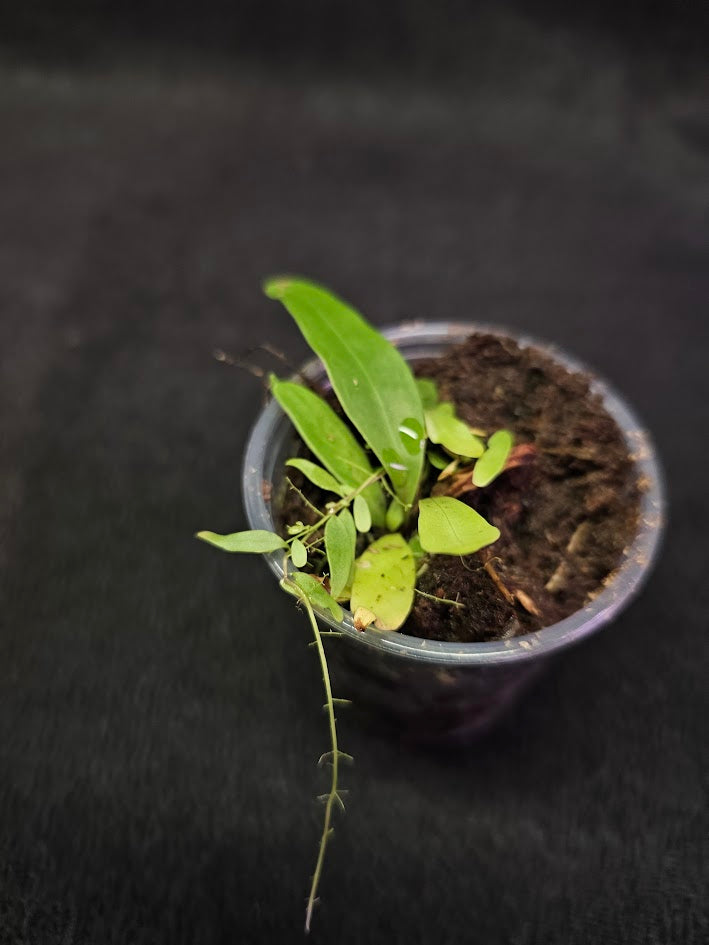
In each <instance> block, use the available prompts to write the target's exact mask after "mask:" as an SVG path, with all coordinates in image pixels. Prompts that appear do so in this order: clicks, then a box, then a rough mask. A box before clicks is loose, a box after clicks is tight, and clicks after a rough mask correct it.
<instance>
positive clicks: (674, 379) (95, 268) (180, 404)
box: [0, 56, 709, 945]
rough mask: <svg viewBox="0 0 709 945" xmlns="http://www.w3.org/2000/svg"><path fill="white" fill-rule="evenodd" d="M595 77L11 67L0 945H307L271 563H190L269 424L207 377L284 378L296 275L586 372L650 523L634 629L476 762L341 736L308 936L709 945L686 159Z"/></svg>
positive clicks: (704, 397)
mask: <svg viewBox="0 0 709 945" xmlns="http://www.w3.org/2000/svg"><path fill="white" fill-rule="evenodd" d="M587 66H588V63H584V62H583V61H578V62H577V61H574V63H573V64H571V63H569V62H567V60H566V59H565V58H564V57H563V56H562V57H561V58H560V59H557V60H555V68H556V67H558V69H559V70H560V71H559V72H558V74H556V73H555V74H554V82H552V83H550V82H547V81H546V80H545V79H544V77H543V76H542V77H541V78H540V79H539V81H538V82H537V84H535V83H533V82H532V83H531V84H527V83H524V82H519V83H516V84H514V83H511V84H510V85H509V86H507V87H505V88H501V87H500V86H495V87H494V88H493V89H490V88H484V87H480V88H477V89H476V90H475V91H474V92H465V91H463V90H462V89H453V90H450V91H448V92H444V91H439V92H434V91H431V90H430V89H429V90H428V91H426V92H425V93H424V92H420V93H419V92H416V91H412V90H406V89H404V88H401V87H399V88H396V87H380V88H373V87H367V86H364V85H361V84H356V83H349V84H348V83H343V84H341V85H322V84H318V83H317V82H310V83H299V82H298V81H295V80H293V81H289V80H288V79H287V78H284V79H283V80H280V81H279V80H277V79H270V80H268V81H267V80H263V79H260V78H259V77H258V74H256V73H253V72H250V73H245V74H240V73H238V72H233V73H231V74H221V75H220V76H218V77H215V76H210V75H209V73H208V72H199V71H194V72H190V73H187V74H185V73H183V74H177V73H173V74H172V75H170V76H162V77H160V76H156V75H155V74H151V73H150V72H149V71H147V70H143V71H141V70H139V69H133V70H127V69H126V70H121V69H120V68H116V69H114V70H108V71H104V72H98V71H91V70H84V71H83V72H82V73H79V72H66V71H64V72H57V71H52V70H41V69H40V70H37V69H30V68H24V67H22V68H21V67H19V66H14V67H13V68H10V67H7V68H6V69H5V71H4V72H3V75H2V83H1V84H0V108H1V109H2V128H3V145H2V148H1V149H0V221H2V222H1V224H0V225H1V226H2V231H3V237H2V246H1V247H0V345H1V351H2V376H1V380H0V383H1V385H2V386H1V390H0V423H1V430H2V452H1V455H0V484H1V487H2V495H3V500H2V503H0V579H1V582H2V583H1V592H2V601H1V603H2V611H1V623H0V757H1V759H2V769H1V770H2V774H1V776H0V942H2V943H12V945H20V943H21V945H25V943H36V945H50V943H51V945H54V943H56V945H79V943H81V945H84V943H97V945H103V943H106V945H109V943H135V945H148V943H149V945H160V943H169V945H182V943H185V945H186V943H189V945H206V943H210V945H213V943H222V942H223V943H236V942H239V943H244V945H247V943H251V942H254V943H260V942H267V943H275V942H279V943H281V942H283V943H285V942H300V941H302V938H303V932H302V922H303V915H304V903H305V894H306V892H307V886H308V877H309V875H310V872H311V870H312V867H313V864H314V858H315V853H316V846H317V838H318V835H319V830H320V816H321V810H320V808H319V807H318V805H317V804H316V803H315V800H314V797H315V795H317V794H319V793H321V791H323V790H325V785H326V776H325V774H324V773H323V772H322V771H318V770H317V769H316V767H315V761H316V759H317V758H318V756H319V755H320V753H321V752H322V751H324V750H325V749H326V748H327V747H328V744H327V732H326V727H325V722H324V718H323V716H322V713H321V709H320V706H321V703H322V696H321V688H320V680H319V674H318V668H317V665H316V660H315V658H314V653H313V652H312V650H311V649H309V648H308V646H307V642H308V629H307V626H306V623H305V621H304V620H303V618H302V615H298V614H297V613H296V612H295V611H294V608H293V606H292V604H291V602H290V601H289V600H288V599H286V598H284V597H283V595H281V594H280V593H279V592H278V590H277V588H276V587H275V586H274V583H273V581H272V578H271V575H270V573H269V572H267V569H266V568H265V567H264V565H263V563H262V562H261V561H260V560H257V559H253V560H252V559H250V558H244V559H239V560H236V559H235V558H233V557H230V556H226V555H220V554H218V553H217V552H215V551H212V550H211V549H208V548H206V547H205V546H204V545H201V544H199V543H198V542H196V541H194V540H193V538H192V537H191V536H192V534H193V532H194V531H196V530H197V529H199V528H213V529H215V530H229V529H237V528H239V527H243V525H244V518H243V513H242V510H241V505H240V495H239V492H240V486H239V478H240V461H241V455H242V451H243V448H244V443H245V439H246V437H247V434H248V430H249V426H250V423H251V420H252V418H253V415H254V413H255V411H256V410H257V409H258V407H259V405H260V403H261V401H262V392H261V389H260V387H259V383H258V381H256V380H255V379H254V378H252V377H251V376H249V375H247V374H244V373H241V372H239V371H238V370H237V369H235V368H230V367H228V366H225V365H224V364H220V363H218V362H217V361H216V360H215V359H214V357H213V354H212V352H213V350H214V349H215V348H221V349H224V350H225V351H228V352H230V353H232V354H235V355H237V354H239V353H241V352H243V351H245V350H246V349H248V348H249V347H251V346H253V345H256V344H258V343H259V342H262V341H264V340H268V341H270V342H271V343H272V344H275V345H277V346H280V347H281V348H283V349H285V350H287V352H288V354H289V356H290V357H291V358H292V360H293V361H295V362H297V361H298V360H300V358H301V357H302V356H303V355H304V354H305V349H304V346H303V343H302V341H301V340H300V338H299V337H298V334H297V332H296V330H295V329H294V328H293V327H292V326H291V325H290V324H289V323H288V320H287V318H286V317H285V315H284V314H283V313H282V312H281V311H280V310H279V308H278V307H277V306H275V305H274V304H273V303H271V302H269V301H268V300H266V299H265V298H264V297H263V296H262V295H261V293H260V288H259V286H260V281H261V279H262V278H263V277H264V276H265V275H267V274H269V273H272V272H274V271H278V270H290V271H297V272H302V273H305V274H307V275H310V276H312V277H314V278H318V279H320V280H322V281H324V282H326V283H329V284H330V285H332V286H333V287H335V288H336V289H337V290H338V291H339V292H341V293H342V294H343V295H344V296H345V297H347V298H350V299H352V300H353V301H354V302H356V303H357V304H358V305H359V307H360V308H361V309H362V310H363V311H365V312H366V313H367V314H368V315H369V317H370V318H371V320H372V321H374V322H375V323H377V324H384V323H387V322H394V321H397V320H400V319H402V318H415V317H426V318H434V319H436V318H437V319H451V318H452V319H467V318H471V319H477V320H482V321H486V322H491V323H494V324H503V325H504V324H507V325H510V326H513V327H515V328H519V329H524V330H525V331H528V332H530V333H532V334H536V335H538V336H539V337H541V338H546V339H550V340H553V341H554V342H556V343H558V344H560V345H562V346H564V347H566V348H568V350H569V351H571V352H572V353H574V354H575V355H577V356H578V357H580V358H582V359H584V360H586V361H587V362H588V363H590V364H592V365H594V366H595V367H596V368H597V369H598V370H599V371H600V373H602V374H603V375H605V376H606V377H607V378H608V379H609V380H610V381H611V382H613V383H614V384H615V385H616V386H617V387H618V388H619V389H620V390H621V391H622V392H623V393H624V394H625V395H626V396H627V397H628V399H629V400H630V401H631V402H632V403H633V404H634V405H635V406H636V407H637V409H638V411H639V412H640V414H641V416H643V418H644V419H645V421H646V422H647V424H648V426H649V427H650V428H651V430H652V431H653V432H654V434H655V436H656V440H657V443H658V446H659V449H660V452H661V455H662V457H663V460H664V464H665V469H666V474H667V480H668V487H669V499H670V506H671V522H670V527H669V530H668V534H667V538H666V542H665V546H664V551H663V555H662V558H661V560H660V562H659V564H658V566H657V568H656V571H655V573H654V575H653V577H652V580H651V582H650V584H649V586H648V587H647V589H646V591H645V592H644V594H643V596H642V597H641V598H640V599H639V600H638V601H637V602H636V603H634V604H633V605H632V607H631V609H630V610H629V611H627V612H626V613H625V614H624V615H623V616H622V617H621V618H620V619H619V620H618V621H617V622H616V624H615V625H614V626H613V627H612V628H609V629H607V630H606V631H604V632H603V633H601V634H599V635H598V636H597V637H596V638H594V639H593V640H591V641H589V642H587V643H586V644H585V645H583V646H582V647H581V648H579V649H576V650H574V651H572V652H569V653H568V654H566V655H564V656H563V657H562V658H560V659H559V660H558V661H557V662H556V663H555V664H554V666H553V667H552V668H551V669H550V670H549V671H548V673H547V674H546V675H545V676H544V678H543V679H541V680H540V682H539V684H538V685H537V686H536V688H535V689H534V690H533V692H531V693H530V695H529V696H528V697H527V698H526V700H525V701H524V702H523V703H522V704H521V705H520V706H519V707H518V708H517V709H516V710H515V711H514V712H513V713H512V714H511V715H510V716H509V717H508V718H507V719H506V720H505V721H504V722H503V723H502V724H500V726H499V727H498V728H497V729H496V730H495V731H494V732H493V733H492V734H491V735H490V736H489V737H487V738H486V739H485V740H484V741H482V742H480V743H479V744H477V745H475V746H473V747H471V748H470V749H468V750H465V751H457V752H450V753H441V754H437V753H432V752H426V751H422V750H419V749H415V748H412V747H410V746H407V745H406V744H405V743H403V742H402V743H400V742H398V741H397V740H395V739H391V738H389V737H384V736H383V735H382V734H380V733H378V732H377V731H373V730H372V729H371V728H369V727H367V726H363V725H361V724H359V723H358V721H357V718H356V716H355V715H352V714H350V715H348V713H347V712H346V711H344V710H343V711H341V712H340V726H341V733H342V736H341V737H342V744H343V747H344V748H345V749H346V750H347V751H349V752H351V753H352V754H353V755H354V756H355V758H356V764H355V766H354V767H353V768H352V769H351V770H348V771H347V772H346V782H347V783H346V786H347V787H348V788H350V791H351V793H350V796H349V806H348V812H347V814H346V816H345V817H343V818H340V820H339V822H338V824H337V831H336V836H335V839H334V842H333V844H332V846H331V849H330V852H329V854H328V860H327V864H326V871H325V876H324V880H323V883H322V904H321V906H320V907H319V910H318V912H317V915H316V919H315V926H314V931H313V934H312V940H313V941H314V942H323V943H324V942H331V943H335V942H336V943H338V945H348V943H362V942H373V943H379V942H389V943H392V942H402V943H403V942H406V943H407V945H415V943H424V942H425V943H430V942H439V943H457V942H461V941H465V942H470V943H481V945H483V943H484V945H503V943H504V945H534V943H544V945H555V943H558V945H597V943H600V942H603V943H604V945H620V943H638V945H651V943H653V945H699V943H703V942H706V941H707V940H709V917H708V915H707V905H706V899H705V894H706V872H707V841H706V836H707V821H706V794H705V791H706V784H707V781H706V774H707V756H706V738H707V717H708V711H709V705H708V704H707V685H706V677H707V672H706V670H707V629H708V628H707V623H708V620H707V617H708V615H709V592H708V591H707V587H708V586H709V585H707V581H706V574H705V570H706V544H705V534H706V530H707V527H708V526H709V521H708V515H707V503H706V466H705V463H706V460H707V455H708V452H707V446H706V440H705V437H704V430H705V427H706V423H707V420H709V416H708V414H707V410H708V409H709V396H708V395H709V375H708V374H707V370H706V364H707V357H708V355H709V327H708V326H707V320H706V303H707V297H708V290H709V267H708V266H707V254H706V235H707V234H706V221H707V167H708V162H707V155H706V150H703V148H705V146H706V140H707V139H706V136H702V135H701V134H698V133H695V132H696V128H695V127H694V126H693V125H691V122H689V118H691V110H690V112H688V111H687V108H686V107H685V105H686V103H685V105H682V107H679V106H677V107H675V105H673V102H672V101H671V100H670V101H664V100H653V101H648V100H646V99H644V98H643V97H642V96H640V95H636V94H635V92H633V90H632V88H631V89H630V90H629V88H628V86H627V85H626V84H625V83H624V81H623V79H622V70H620V69H619V67H618V65H617V63H614V62H613V61H610V62H606V61H605V60H603V61H602V62H601V65H600V66H599V65H598V63H596V65H595V66H594V69H595V70H596V71H594V69H591V68H586V67H587ZM565 69H566V70H567V71H566V72H564V70H565ZM688 116H689V117H688ZM690 126H691V127H690ZM691 128H694V131H691ZM688 129H689V130H688Z"/></svg>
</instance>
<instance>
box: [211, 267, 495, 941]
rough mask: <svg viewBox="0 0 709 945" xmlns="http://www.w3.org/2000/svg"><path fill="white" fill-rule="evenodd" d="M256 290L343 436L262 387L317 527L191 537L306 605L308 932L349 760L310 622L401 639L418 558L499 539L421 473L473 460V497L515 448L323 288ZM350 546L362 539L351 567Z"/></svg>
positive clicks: (313, 412) (317, 402) (308, 394)
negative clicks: (321, 782)
mask: <svg viewBox="0 0 709 945" xmlns="http://www.w3.org/2000/svg"><path fill="white" fill-rule="evenodd" d="M264 288H265V292H266V295H268V296H270V297H271V298H274V299H278V300H279V301H281V302H282V303H283V305H284V306H285V307H286V309H287V310H288V311H289V312H290V314H291V315H292V316H293V318H294V320H295V322H296V323H297V325H298V327H299V328H300V330H301V332H302V333H303V336H304V337H305V339H306V341H307V342H308V344H309V345H310V347H311V348H312V349H313V351H314V352H315V353H316V354H317V355H318V357H319V358H320V359H321V361H322V363H323V364H324V366H325V369H326V371H327V374H328V377H329V378H330V383H331V384H332V389H333V391H334V393H335V395H336V396H337V399H338V400H339V402H340V405H341V406H342V409H343V412H344V414H345V416H346V417H347V419H348V420H349V423H350V424H351V425H348V424H347V423H346V422H345V421H344V420H342V419H341V418H340V416H338V414H337V413H336V412H335V411H334V410H333V409H332V407H331V406H330V405H329V404H328V403H327V401H325V400H324V399H323V398H322V397H319V396H318V395H317V394H315V393H314V392H313V391H311V390H309V389H308V388H307V387H305V386H303V385H302V384H297V383H294V382H293V381H284V380H280V379H279V378H277V377H275V376H273V375H272V376H271V378H270V388H271V392H272V394H273V396H274V398H275V399H276V401H277V402H278V404H279V405H280V407H281V408H282V409H283V411H284V412H285V413H286V414H287V416H288V417H289V418H290V420H291V421H292V423H293V426H294V427H295V429H296V430H297V432H298V434H299V435H300V437H301V439H302V440H303V442H304V443H305V444H306V446H307V447H308V449H309V450H310V452H311V453H312V455H313V456H314V457H315V459H316V460H317V462H313V461H312V460H309V459H304V458H302V457H293V458H291V459H288V460H287V462H286V467H288V468H293V469H297V470H299V472H300V473H302V475H303V476H305V478H306V479H308V480H309V481H310V482H312V483H313V484H314V485H316V486H317V487H318V488H319V489H321V490H322V491H323V492H325V493H329V494H330V495H331V496H332V499H330V500H329V501H328V502H327V503H326V504H325V507H324V508H323V509H317V508H315V507H314V506H313V507H312V508H313V509H314V511H315V512H316V513H317V514H316V516H315V521H314V522H313V523H312V524H307V525H306V524H304V523H303V522H293V523H292V524H289V525H288V526H287V529H286V533H287V537H286V538H282V537H281V536H280V535H277V534H276V533H275V532H270V531H264V530H251V531H242V532H235V533H233V534H230V535H222V534H217V533H215V532H211V531H202V532H199V533H198V535H197V537H198V538H201V539H202V540H204V541H206V542H208V543H209V544H212V545H215V546H216V547H217V548H221V549H222V550H223V551H229V552H250V553H257V554H271V553H280V554H282V555H283V557H284V578H283V580H282V581H281V586H282V587H283V589H284V590H285V591H286V592H287V593H289V594H291V595H293V596H294V597H296V598H297V599H298V600H299V601H300V602H301V604H302V605H303V607H304V608H305V610H306V611H307V614H308V618H309V621H310V625H311V628H312V631H313V635H314V643H315V646H316V648H317V651H318V656H319V660H320V666H321V670H322V674H323V681H324V686H325V695H326V704H325V708H326V709H327V712H328V720H329V727H330V743H331V750H330V751H329V752H327V753H326V754H325V755H323V756H322V758H321V759H320V761H321V763H327V764H329V765H330V767H331V782H330V791H329V792H328V794H326V795H323V796H322V800H323V801H324V803H325V815H324V820H323V830H322V835H321V840H320V847H319V852H318V858H317V863H316V867H315V872H314V875H313V878H312V883H311V888H310V895H309V897H308V905H307V910H306V923H305V927H306V930H309V928H310V923H311V919H312V913H313V907H314V905H315V903H316V901H317V889H318V885H319V881H320V876H321V873H322V868H323V862H324V857H325V848H326V845H327V841H328V838H329V837H330V835H331V833H332V826H331V822H332V814H333V811H334V809H335V807H338V806H339V807H341V808H343V807H344V804H343V801H342V792H341V789H340V787H339V765H340V761H342V760H347V759H349V756H348V755H346V754H345V753H344V752H341V751H340V750H339V746H338V741H337V728H336V719H335V705H336V703H339V702H341V701H343V700H337V699H335V698H334V696H333V694H332V688H331V684H330V675H329V670H328V665H327V659H326V655H325V650H324V646H323V640H322V631H321V630H320V629H319V627H318V623H317V620H316V614H317V613H320V614H325V613H327V614H329V616H330V617H332V619H333V620H335V621H337V622H340V621H341V620H342V619H343V610H342V604H345V603H349V606H350V609H351V610H352V612H353V615H354V622H355V626H356V627H357V628H358V629H361V630H365V629H366V628H370V627H371V628H372V629H374V630H378V631H392V630H398V629H399V628H400V627H401V626H402V625H403V624H404V622H405V621H406V618H407V616H408V615H409V612H410V610H411V607H412V605H413V601H414V595H415V592H416V577H417V571H418V569H419V567H420V564H421V559H422V558H423V557H424V556H425V555H426V554H446V555H468V554H472V553H473V552H476V551H479V550H480V549H481V548H485V547H486V546H488V545H490V544H492V543H493V542H495V541H496V540H497V539H498V538H499V534H500V533H499V531H498V529H497V528H495V526H494V525H491V524H490V523H489V522H487V521H486V520H485V519H484V518H483V517H482V516H481V515H479V514H478V513H477V512H476V511H475V510H474V509H473V508H471V507H470V506H469V505H466V504H465V503H464V502H461V501H459V500H458V499H455V498H452V497H450V496H426V495H422V484H423V483H424V482H425V481H427V479H428V473H429V467H433V468H434V469H437V470H440V471H441V475H443V476H445V475H446V473H447V472H450V471H454V470H457V469H458V467H459V466H460V465H461V464H464V465H465V466H466V468H467V466H468V464H469V462H470V460H475V465H474V466H473V470H472V484H473V485H474V486H476V487H478V488H481V487H484V486H487V485H489V484H490V483H491V482H492V481H493V479H495V477H496V476H498V475H499V474H500V472H502V470H503V469H504V468H505V464H506V461H507V458H508V456H509V453H510V450H511V448H512V443H513V441H512V434H511V433H510V432H509V431H507V430H498V431H496V432H495V433H493V434H492V435H491V436H490V437H489V438H486V436H485V434H484V433H483V432H482V431H480V430H474V429H472V428H470V427H469V426H468V425H467V424H466V423H465V422H464V421H463V420H462V419H461V418H460V417H458V416H457V415H456V411H455V407H454V405H453V404H451V403H448V402H446V401H441V400H440V399H439V394H438V390H437V388H436V385H435V383H434V382H433V381H432V380H430V379H426V378H423V379H418V380H416V379H415V378H414V376H413V374H412V372H411V368H410V367H409V365H408V364H407V362H406V361H405V360H404V358H403V357H402V356H401V354H400V353H399V351H398V350H397V349H396V348H395V347H394V346H393V345H392V344H390V342H389V341H387V340H386V339H385V338H384V337H383V336H382V335H381V334H379V332H377V331H375V330H374V329H373V328H372V327H371V326H370V325H368V324H367V322H366V321H365V320H364V319H363V318H362V317H361V315H359V314H358V313H357V312H356V311H355V310H354V309H353V308H351V307H350V306H349V305H347V304H345V303H344V302H343V301H341V300H340V299H338V298H336V297H335V296H334V295H332V294H331V293H330V292H328V291H327V290H325V289H323V288H322V287H320V286H317V285H315V284H313V283H312V282H308V281H306V280H303V279H296V278H289V277H279V278H274V279H270V280H268V281H267V282H266V284H265V286H264ZM354 431H356V432H357V433H358V434H359V439H358V437H357V436H356V435H355V432H354ZM361 442H364V444H366V446H365V447H363V446H362V445H361ZM306 501H307V500H306ZM308 504H310V503H308ZM358 535H359V536H362V535H363V536H366V538H365V539H364V541H363V542H362V541H361V542H359V544H360V548H361V547H362V544H364V548H363V550H361V552H360V554H359V555H358V554H357V546H358ZM303 569H307V570H303ZM447 603H449V604H453V605H455V604H456V602H455V601H448V602H447Z"/></svg>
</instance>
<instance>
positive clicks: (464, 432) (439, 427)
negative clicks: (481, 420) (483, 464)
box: [426, 403, 485, 457]
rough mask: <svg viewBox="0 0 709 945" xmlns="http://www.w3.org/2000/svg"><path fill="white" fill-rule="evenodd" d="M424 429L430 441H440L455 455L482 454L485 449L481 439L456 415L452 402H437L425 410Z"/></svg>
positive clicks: (472, 455)
mask: <svg viewBox="0 0 709 945" xmlns="http://www.w3.org/2000/svg"><path fill="white" fill-rule="evenodd" d="M426 430H427V431H428V438H429V440H430V441H431V442H432V443H440V444H441V445H442V446H445V448H446V449H447V450H450V452H451V453H455V454H456V456H469V457H476V456H482V454H483V452H484V450H485V447H484V445H483V442H482V440H480V439H479V438H478V437H477V436H475V434H474V433H473V432H472V431H471V429H470V427H469V426H468V425H467V424H466V423H463V421H462V420H459V419H458V417H456V415H455V408H454V407H453V404H449V403H443V404H438V406H436V407H433V408H432V409H430V410H427V411H426Z"/></svg>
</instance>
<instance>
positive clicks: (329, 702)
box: [281, 577, 344, 932]
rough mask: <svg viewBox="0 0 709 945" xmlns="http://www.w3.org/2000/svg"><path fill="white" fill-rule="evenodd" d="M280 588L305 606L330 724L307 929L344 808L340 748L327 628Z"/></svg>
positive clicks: (290, 585)
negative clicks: (335, 818) (337, 812)
mask: <svg viewBox="0 0 709 945" xmlns="http://www.w3.org/2000/svg"><path fill="white" fill-rule="evenodd" d="M281 583H282V585H283V587H284V589H285V590H288V591H289V592H290V593H291V594H293V595H294V596H295V597H297V598H298V599H299V600H300V601H301V603H302V604H303V606H304V607H305V609H306V610H307V612H308V619H309V620H310V626H311V627H312V630H313V638H314V639H313V643H314V644H315V647H316V649H317V651H318V657H319V659H320V670H321V672H322V678H323V684H324V687H325V707H326V708H327V715H328V722H329V728H330V751H329V752H328V753H326V755H325V756H323V757H327V756H329V757H331V759H332V762H331V763H332V776H331V779H330V790H329V792H328V794H327V795H325V815H324V817H323V829H322V834H321V836H320V846H319V848H318V858H317V862H316V864H315V872H314V873H313V879H312V882H311V884H310V893H309V894H308V905H307V908H306V911H305V931H306V932H309V931H310V925H311V922H312V917H313V909H314V908H315V903H316V902H317V893H318V886H319V885H320V878H321V876H322V871H323V864H324V862H325V850H326V847H327V841H328V839H329V838H330V835H331V834H332V826H331V825H332V815H333V809H334V806H335V804H339V805H340V807H341V808H342V809H343V810H344V804H343V803H342V798H341V796H340V794H339V792H338V789H337V788H338V777H339V772H340V754H341V753H340V749H339V746H338V742H337V719H336V718H335V700H334V698H333V695H332V683H331V681H330V670H329V667H328V665H327V656H326V654H325V647H324V646H323V642H322V635H323V633H328V631H321V630H320V627H319V626H318V622H317V619H316V617H315V613H314V611H313V606H312V604H311V603H310V601H309V600H308V597H307V596H306V594H305V593H304V592H303V591H302V590H301V589H300V588H299V587H298V585H297V584H295V583H294V582H293V581H291V580H289V579H288V577H284V578H283V581H282V582H281Z"/></svg>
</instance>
